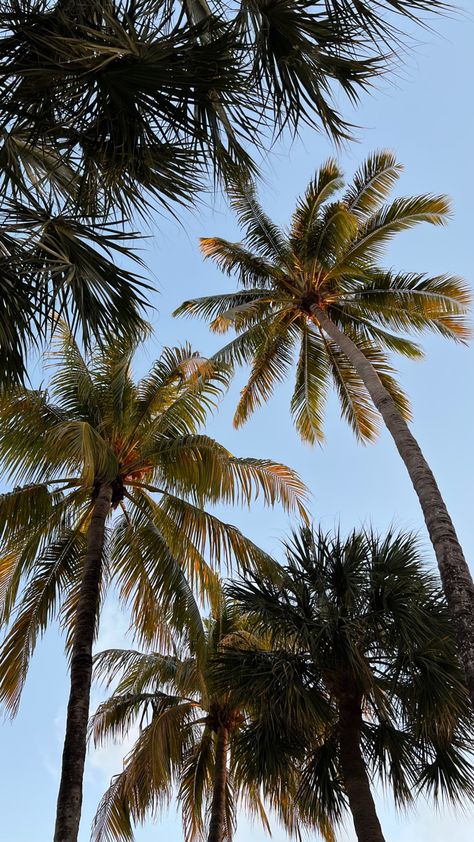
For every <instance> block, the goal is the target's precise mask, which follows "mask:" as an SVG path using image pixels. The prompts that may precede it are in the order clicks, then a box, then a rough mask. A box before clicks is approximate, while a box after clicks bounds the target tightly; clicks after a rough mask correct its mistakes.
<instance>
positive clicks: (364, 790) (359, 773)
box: [339, 694, 385, 842]
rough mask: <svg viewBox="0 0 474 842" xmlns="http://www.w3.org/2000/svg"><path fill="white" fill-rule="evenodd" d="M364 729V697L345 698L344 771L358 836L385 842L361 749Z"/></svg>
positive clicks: (341, 703) (341, 716)
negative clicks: (361, 699) (361, 736)
mask: <svg viewBox="0 0 474 842" xmlns="http://www.w3.org/2000/svg"><path fill="white" fill-rule="evenodd" d="M361 726H362V714H361V706H360V698H358V697H357V696H356V695H355V694H347V695H344V696H342V697H341V698H340V700H339V728H340V731H339V734H340V757H341V771H342V777H343V780H344V787H345V790H346V794H347V797H348V799H349V807H350V811H351V813H352V819H353V821H354V828H355V832H356V836H357V839H358V840H359V842H385V840H384V836H383V833H382V828H381V827H380V822H379V820H378V817H377V813H376V811H375V804H374V799H373V798H372V793H371V791H370V784H369V779H368V777H367V771H366V768H365V763H364V759H363V757H362V753H361V750H360V732H361Z"/></svg>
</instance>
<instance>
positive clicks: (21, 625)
mask: <svg viewBox="0 0 474 842" xmlns="http://www.w3.org/2000/svg"><path fill="white" fill-rule="evenodd" d="M84 550H85V543H84V536H83V534H82V533H80V532H77V531H72V530H71V531H69V532H66V531H64V532H63V534H62V535H61V536H60V537H59V538H58V539H57V541H55V542H54V543H52V544H50V545H49V547H48V548H47V549H46V550H45V552H44V553H43V554H42V557H41V559H39V561H38V563H37V565H36V567H35V570H34V575H33V576H31V577H30V580H29V581H28V582H27V584H26V586H25V589H24V593H23V594H22V598H21V602H20V603H19V607H18V610H17V613H16V616H15V618H14V620H13V623H12V625H11V627H10V629H9V630H8V632H7V635H6V638H5V640H4V641H3V643H2V647H1V650H0V700H1V701H2V702H3V704H4V705H5V707H6V709H7V711H8V712H9V713H10V714H11V715H12V716H13V715H15V713H16V712H17V709H18V705H19V703H20V697H21V691H22V689H23V685H24V682H25V680H26V674H27V671H28V666H29V661H30V659H31V656H32V654H33V652H34V649H35V646H36V642H37V639H38V637H39V636H41V635H42V634H43V632H44V631H45V629H46V626H47V624H48V621H49V620H50V619H51V617H53V616H54V615H55V614H56V613H57V606H58V601H60V600H61V598H62V597H63V595H64V593H65V591H66V590H67V588H68V587H69V585H70V583H71V580H74V579H75V578H76V577H77V575H78V573H79V567H80V562H81V558H82V554H83V553H84Z"/></svg>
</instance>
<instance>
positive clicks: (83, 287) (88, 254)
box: [5, 201, 147, 346]
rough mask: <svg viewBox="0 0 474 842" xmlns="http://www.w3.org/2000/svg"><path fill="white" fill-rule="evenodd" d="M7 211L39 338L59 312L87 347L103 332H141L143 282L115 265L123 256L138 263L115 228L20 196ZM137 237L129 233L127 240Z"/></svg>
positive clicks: (120, 233)
mask: <svg viewBox="0 0 474 842" xmlns="http://www.w3.org/2000/svg"><path fill="white" fill-rule="evenodd" d="M5 213H6V215H7V219H8V222H7V224H8V226H9V228H10V230H13V231H14V235H15V237H16V238H17V239H18V240H19V242H20V244H21V251H22V257H23V262H22V265H21V272H22V274H23V275H24V276H25V279H27V281H28V283H29V285H30V287H31V296H32V300H33V303H34V308H35V313H36V318H37V320H38V323H39V326H40V331H41V335H42V336H43V337H44V336H46V335H47V333H48V331H49V320H51V319H52V320H53V321H54V320H55V319H57V318H58V317H59V318H62V319H63V320H64V321H65V322H67V324H68V325H69V327H70V329H71V330H72V332H75V331H77V330H79V332H80V336H81V338H82V340H83V341H84V343H85V344H86V346H90V344H91V342H92V341H93V340H101V339H103V338H104V336H109V337H110V336H111V335H114V334H122V335H124V334H129V335H137V334H140V333H141V331H142V330H143V326H144V320H143V308H144V307H145V305H146V299H145V297H144V293H145V289H146V288H147V286H146V284H145V283H144V282H143V281H142V280H141V279H140V278H139V276H138V275H136V273H134V272H132V271H130V270H126V269H124V268H121V267H120V266H119V265H117V264H118V263H119V262H123V259H124V258H125V260H127V261H129V262H130V261H131V262H134V263H139V264H141V260H140V258H139V257H138V256H137V255H136V253H135V252H134V251H132V249H131V248H130V247H129V246H128V245H127V243H126V240H127V238H126V237H124V235H123V233H122V232H121V231H120V229H119V228H118V227H117V228H116V227H114V226H113V225H110V224H106V223H101V222H99V221H97V220H96V221H94V223H93V224H92V222H85V221H82V222H81V221H79V220H78V219H77V218H75V216H74V214H72V213H69V212H68V211H67V210H64V211H63V212H62V213H58V214H57V215H53V212H52V211H50V210H42V209H41V208H40V206H39V205H33V206H29V205H26V204H22V203H21V202H18V201H17V202H11V203H10V204H9V207H8V210H5ZM136 237H137V235H136V234H130V235H129V236H128V240H129V241H130V240H132V241H133V240H135V239H136ZM124 240H125V243H124Z"/></svg>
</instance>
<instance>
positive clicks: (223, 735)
mask: <svg viewBox="0 0 474 842" xmlns="http://www.w3.org/2000/svg"><path fill="white" fill-rule="evenodd" d="M228 747H229V729H228V728H227V727H226V726H225V725H221V726H220V727H219V730H218V732H217V745H216V764H215V770H214V789H213V793H212V805H211V820H210V822H209V836H208V837H207V842H222V840H223V839H224V836H225V832H226V824H227V819H226V814H227V811H226V790H227V751H228Z"/></svg>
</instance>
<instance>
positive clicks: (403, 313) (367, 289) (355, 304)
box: [347, 271, 471, 341]
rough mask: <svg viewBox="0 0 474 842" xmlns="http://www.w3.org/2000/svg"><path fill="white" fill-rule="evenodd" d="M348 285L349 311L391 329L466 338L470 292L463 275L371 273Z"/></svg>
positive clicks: (450, 337) (467, 334)
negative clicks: (429, 332)
mask: <svg viewBox="0 0 474 842" xmlns="http://www.w3.org/2000/svg"><path fill="white" fill-rule="evenodd" d="M351 286H352V289H350V288H349V290H348V295H347V301H348V306H349V312H350V310H352V311H353V312H357V311H359V312H360V314H361V316H362V317H363V318H364V317H365V318H367V319H369V320H372V321H374V322H376V323H377V324H381V325H382V326H384V325H386V326H387V327H389V328H392V330H398V331H406V332H412V331H414V332H417V333H418V332H421V331H424V330H432V331H434V332H436V333H439V334H441V336H443V337H445V338H447V339H455V340H458V341H459V340H460V341H463V340H466V339H467V338H468V337H469V335H470V331H469V327H468V324H467V320H466V317H467V315H468V312H469V305H470V301H471V292H470V290H469V287H468V286H467V284H466V283H465V281H463V279H462V278H458V277H455V276H452V275H436V276H434V277H430V276H427V275H422V274H418V273H408V272H405V273H403V272H400V273H395V272H383V271H379V272H376V271H375V272H373V273H372V272H370V273H369V272H368V273H367V277H366V278H365V279H360V280H359V281H354V282H353V283H352V284H351Z"/></svg>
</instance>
